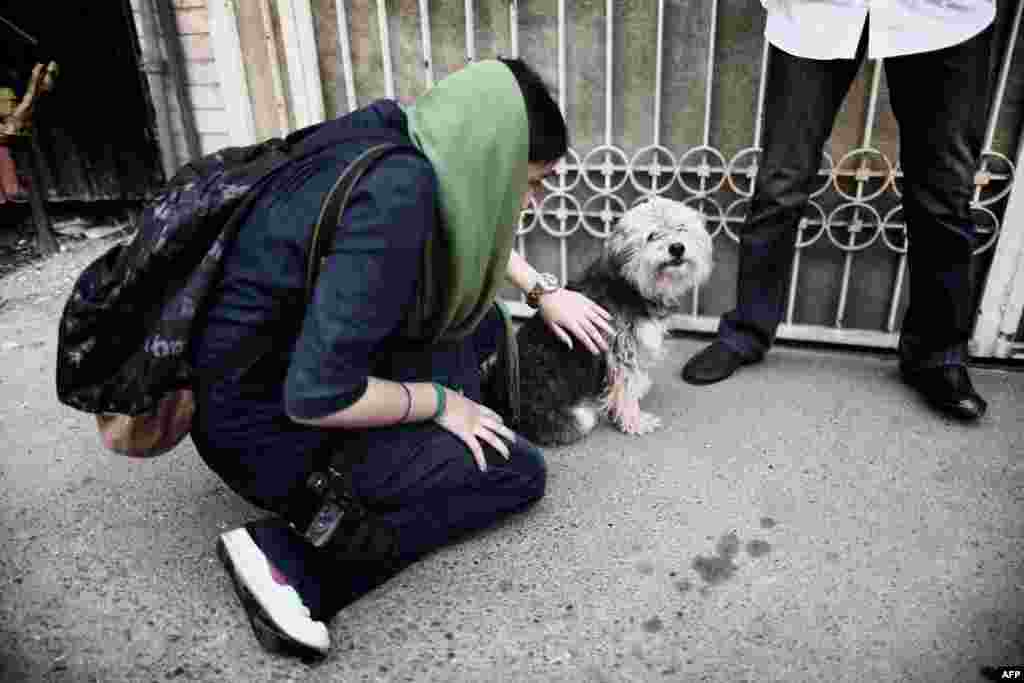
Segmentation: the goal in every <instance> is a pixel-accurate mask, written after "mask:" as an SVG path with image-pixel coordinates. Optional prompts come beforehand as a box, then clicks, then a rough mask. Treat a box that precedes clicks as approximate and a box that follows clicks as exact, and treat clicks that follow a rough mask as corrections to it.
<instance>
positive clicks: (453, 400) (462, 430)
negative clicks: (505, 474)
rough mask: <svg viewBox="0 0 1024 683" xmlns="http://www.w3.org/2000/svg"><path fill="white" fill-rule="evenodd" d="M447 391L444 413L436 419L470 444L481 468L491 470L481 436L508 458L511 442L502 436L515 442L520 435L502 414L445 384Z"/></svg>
mask: <svg viewBox="0 0 1024 683" xmlns="http://www.w3.org/2000/svg"><path fill="white" fill-rule="evenodd" d="M445 395H446V398H445V410H444V413H442V414H441V415H440V416H438V417H437V418H435V421H436V422H437V423H438V424H439V425H441V426H442V427H444V428H445V429H447V430H448V431H449V432H451V433H452V434H454V435H455V436H457V437H459V439H461V440H462V442H463V443H464V444H466V445H467V446H468V447H469V450H470V451H471V452H472V453H473V459H474V460H476V464H477V467H479V468H480V471H481V472H486V471H487V460H486V458H485V457H484V449H483V444H481V443H480V442H481V440H482V441H486V442H487V443H489V444H491V446H493V447H494V450H496V451H498V452H499V453H501V454H502V455H503V456H504V457H505V459H506V460H508V458H509V448H508V444H506V443H505V441H503V440H502V439H503V438H504V439H507V440H508V441H509V442H514V441H515V440H516V435H515V432H513V431H512V430H511V429H509V428H508V427H506V426H505V424H504V420H502V418H501V415H498V413H496V412H494V411H493V410H491V409H490V408H488V407H487V406H485V405H482V404H480V403H477V402H476V401H473V400H471V399H468V398H466V397H465V396H463V395H462V394H460V393H458V392H457V391H452V390H451V389H448V388H445Z"/></svg>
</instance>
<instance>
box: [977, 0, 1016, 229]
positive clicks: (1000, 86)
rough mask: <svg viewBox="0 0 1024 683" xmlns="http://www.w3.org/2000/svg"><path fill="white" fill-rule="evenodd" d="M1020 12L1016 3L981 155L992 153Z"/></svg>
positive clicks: (985, 165) (984, 165)
mask: <svg viewBox="0 0 1024 683" xmlns="http://www.w3.org/2000/svg"><path fill="white" fill-rule="evenodd" d="M1022 10H1024V4H1020V3H1018V5H1017V14H1016V16H1015V17H1014V19H1013V25H1012V27H1011V28H1010V38H1009V40H1007V42H1006V53H1005V54H1004V55H1003V64H1002V66H1001V67H1000V68H999V80H998V81H997V82H996V89H995V94H994V96H993V98H992V104H991V106H990V107H989V112H988V124H987V125H986V127H985V141H984V142H983V143H982V144H981V151H982V154H985V153H987V152H991V151H992V140H993V138H995V135H996V124H997V123H998V122H999V114H1000V112H1001V111H1002V108H1003V97H1004V96H1005V94H1006V81H1007V80H1008V79H1009V76H1010V63H1011V62H1012V61H1013V46H1014V44H1015V43H1016V42H1017V33H1018V31H1019V30H1020V16H1021V11H1022ZM979 170H980V171H981V172H982V173H986V172H987V171H988V157H985V156H983V157H982V158H981V168H980V169H979ZM980 200H981V185H979V184H978V183H975V184H974V199H973V201H974V203H977V202H979V201H980ZM997 227H998V226H997Z"/></svg>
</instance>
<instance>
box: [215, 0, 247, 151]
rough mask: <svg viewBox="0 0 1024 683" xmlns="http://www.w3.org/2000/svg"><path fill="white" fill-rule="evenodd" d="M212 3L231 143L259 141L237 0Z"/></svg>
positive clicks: (217, 57)
mask: <svg viewBox="0 0 1024 683" xmlns="http://www.w3.org/2000/svg"><path fill="white" fill-rule="evenodd" d="M209 7H210V33H211V38H212V40H211V43H212V44H213V52H214V65H215V67H216V69H217V78H218V79H219V81H220V87H221V91H222V92H223V94H224V108H225V109H226V110H227V112H228V115H229V116H230V117H231V125H230V126H229V132H230V136H231V144H232V145H235V146H239V147H240V146H243V145H251V144H253V143H254V142H256V118H255V116H254V114H253V110H252V100H251V99H250V97H249V83H248V81H246V79H245V59H244V58H243V57H242V42H241V38H240V36H239V33H238V16H237V14H236V12H235V0H211V2H210V6H209Z"/></svg>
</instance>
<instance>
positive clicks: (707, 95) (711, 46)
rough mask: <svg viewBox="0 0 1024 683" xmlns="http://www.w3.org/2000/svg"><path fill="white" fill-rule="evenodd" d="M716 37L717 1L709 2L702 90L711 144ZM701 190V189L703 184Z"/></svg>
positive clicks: (707, 138)
mask: <svg viewBox="0 0 1024 683" xmlns="http://www.w3.org/2000/svg"><path fill="white" fill-rule="evenodd" d="M717 37H718V0H711V33H710V35H709V36H708V76H707V83H706V84H705V88H704V141H703V144H704V145H705V146H707V145H710V144H711V93H712V88H713V87H714V81H715V42H716V38H717ZM701 189H703V184H702V187H701Z"/></svg>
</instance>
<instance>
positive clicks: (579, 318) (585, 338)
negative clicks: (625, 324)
mask: <svg viewBox="0 0 1024 683" xmlns="http://www.w3.org/2000/svg"><path fill="white" fill-rule="evenodd" d="M540 314H541V316H543V317H544V322H546V323H547V324H548V327H550V328H551V331H552V332H554V333H555V336H557V337H558V338H559V339H561V340H562V342H563V343H565V345H566V346H568V347H569V348H570V349H571V348H572V337H570V336H569V334H568V333H569V332H572V334H573V336H575V337H576V338H577V339H579V340H580V341H581V342H582V343H583V345H584V346H586V347H587V349H589V351H590V352H591V353H593V354H595V355H596V354H598V353H600V352H602V351H607V350H608V341H607V340H606V339H605V336H604V333H607V334H608V335H609V336H615V328H614V327H612V325H611V323H610V322H609V321H610V320H611V319H612V316H611V314H610V313H609V312H608V311H606V310H604V309H603V308H601V307H600V306H598V305H597V304H596V303H594V302H593V301H592V300H591V299H590V298H588V297H587V296H585V295H583V294H580V293H579V292H575V291H573V290H571V289H565V288H562V289H558V290H555V291H554V292H551V293H550V294H545V295H544V296H543V297H541V299H540Z"/></svg>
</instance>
